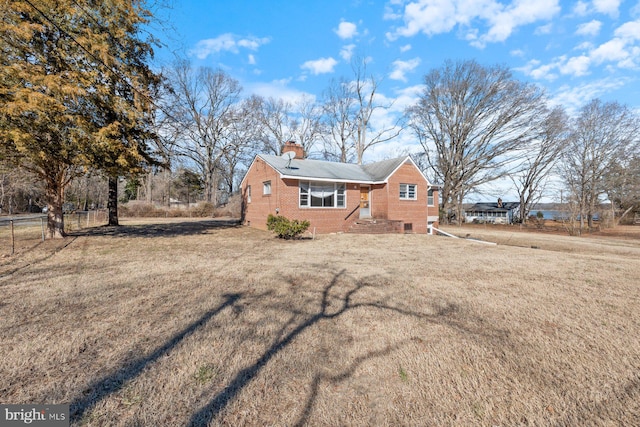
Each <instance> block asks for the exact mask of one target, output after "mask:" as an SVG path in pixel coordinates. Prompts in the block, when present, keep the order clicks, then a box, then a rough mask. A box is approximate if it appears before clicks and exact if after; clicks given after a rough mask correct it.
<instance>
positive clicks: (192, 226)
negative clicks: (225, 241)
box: [69, 219, 241, 237]
mask: <svg viewBox="0 0 640 427" xmlns="http://www.w3.org/2000/svg"><path fill="white" fill-rule="evenodd" d="M239 227H241V224H240V222H239V221H238V220H236V219H207V220H202V221H183V222H158V223H154V224H139V225H119V226H110V225H103V226H100V227H93V228H88V229H84V230H78V231H74V232H70V233H69V236H110V237H176V236H192V235H197V234H207V232H209V231H210V230H214V229H224V228H239Z"/></svg>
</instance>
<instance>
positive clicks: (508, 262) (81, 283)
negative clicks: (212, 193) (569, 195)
mask: <svg viewBox="0 0 640 427" xmlns="http://www.w3.org/2000/svg"><path fill="white" fill-rule="evenodd" d="M452 231H455V232H456V233H457V234H461V235H463V236H464V235H466V234H469V235H470V236H469V237H472V238H477V239H483V240H491V241H494V242H498V243H499V244H498V245H495V246H493V245H484V244H481V243H477V242H474V241H470V240H465V239H450V238H445V237H436V236H425V235H373V236H371V235H346V234H344V235H342V234H338V235H322V236H319V237H318V238H317V239H316V240H301V241H280V240H277V239H274V238H273V237H272V235H270V234H269V233H266V232H262V231H257V230H253V229H249V228H242V227H235V226H233V225H231V224H229V223H225V222H220V221H212V220H185V219H175V220H154V221H150V220H147V221H144V220H140V221H137V222H134V221H127V222H125V225H124V226H122V227H120V228H117V229H116V228H108V227H98V228H91V229H87V230H84V231H82V232H76V234H75V235H73V236H71V237H70V238H68V239H66V240H65V241H45V242H44V243H41V244H35V246H34V247H33V248H32V249H31V250H29V251H26V252H22V253H19V254H17V255H16V256H14V257H9V258H6V257H5V258H3V259H2V260H1V262H0V292H1V295H2V298H1V299H0V319H1V322H0V352H1V354H0V360H1V363H0V403H68V404H70V405H71V417H72V424H73V425H96V426H97V425H99V426H102V425H109V426H111V425H116V426H118V425H120V426H135V425H144V426H146V425H158V426H160V425H169V426H173V425H176V426H179V425H234V426H235V425H283V426H295V425H322V426H338V425H383V426H384V425H437V426H441V425H445V426H446V425H461V426H462V425H464V426H468V425H478V426H494V425H500V426H512V425H536V426H539V425H560V426H564V425H602V426H609V425H640V340H639V339H638V337H639V336H640V310H639V308H640V239H633V238H629V239H618V238H614V237H599V238H585V237H580V238H576V237H564V236H557V235H551V236H548V235H539V234H535V233H517V232H505V231H495V230H489V229H484V230H482V229H469V230H466V229H456V228H454V229H452ZM36 243H37V242H36ZM532 246H533V247H535V248H532Z"/></svg>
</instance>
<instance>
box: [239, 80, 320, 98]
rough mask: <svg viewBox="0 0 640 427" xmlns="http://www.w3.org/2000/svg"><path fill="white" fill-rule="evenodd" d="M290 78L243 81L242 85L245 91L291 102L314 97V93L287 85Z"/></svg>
mask: <svg viewBox="0 0 640 427" xmlns="http://www.w3.org/2000/svg"><path fill="white" fill-rule="evenodd" d="M289 83H291V79H281V80H273V81H271V82H266V83H265V82H254V83H250V82H249V83H244V82H243V84H242V86H243V87H244V88H245V89H246V90H247V93H252V94H256V95H259V96H262V97H264V98H275V99H282V100H284V101H286V102H290V103H292V104H295V103H297V102H298V101H300V100H301V99H305V98H309V97H311V99H315V96H314V95H311V94H309V93H307V92H301V91H299V90H296V89H292V88H290V87H289Z"/></svg>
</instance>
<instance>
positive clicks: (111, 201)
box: [107, 176, 120, 225]
mask: <svg viewBox="0 0 640 427" xmlns="http://www.w3.org/2000/svg"><path fill="white" fill-rule="evenodd" d="M107 210H108V211H109V223H108V225H120V224H119V223H118V177H117V176H115V177H114V176H110V177H109V198H108V201H107Z"/></svg>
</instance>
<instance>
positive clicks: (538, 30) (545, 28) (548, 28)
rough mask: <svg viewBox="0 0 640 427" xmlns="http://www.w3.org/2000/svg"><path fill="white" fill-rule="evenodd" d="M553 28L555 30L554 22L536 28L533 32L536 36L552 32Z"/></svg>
mask: <svg viewBox="0 0 640 427" xmlns="http://www.w3.org/2000/svg"><path fill="white" fill-rule="evenodd" d="M552 30H553V24H551V23H549V24H547V25H541V26H539V27H538V28H536V29H535V31H534V32H533V34H535V35H536V36H541V35H544V34H551V31H552Z"/></svg>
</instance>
